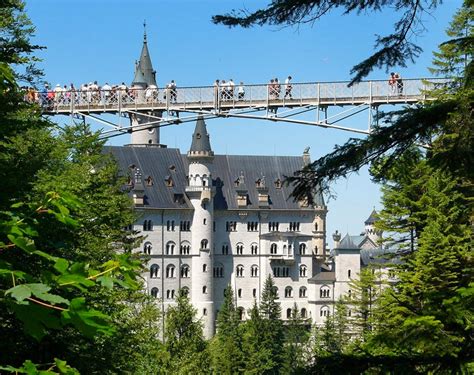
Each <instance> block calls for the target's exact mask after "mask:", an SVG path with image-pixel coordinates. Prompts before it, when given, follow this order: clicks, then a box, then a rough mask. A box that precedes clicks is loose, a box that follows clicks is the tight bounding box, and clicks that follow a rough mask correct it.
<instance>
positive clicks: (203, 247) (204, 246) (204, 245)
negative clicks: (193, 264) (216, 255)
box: [201, 239, 209, 250]
mask: <svg viewBox="0 0 474 375" xmlns="http://www.w3.org/2000/svg"><path fill="white" fill-rule="evenodd" d="M207 245H209V241H208V240H206V239H204V240H202V241H201V250H208V248H207Z"/></svg>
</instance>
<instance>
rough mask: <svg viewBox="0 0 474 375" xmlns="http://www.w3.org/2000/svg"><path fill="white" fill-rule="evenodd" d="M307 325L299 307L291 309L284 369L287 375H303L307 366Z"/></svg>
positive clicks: (286, 333) (286, 336) (295, 306)
mask: <svg viewBox="0 0 474 375" xmlns="http://www.w3.org/2000/svg"><path fill="white" fill-rule="evenodd" d="M309 337H310V334H309V330H308V326H307V323H306V322H305V320H304V319H303V317H302V316H301V312H300V311H299V309H298V305H297V304H296V303H295V304H294V306H293V308H292V309H291V317H290V320H289V321H288V325H287V326H286V327H285V345H284V357H285V359H284V367H283V373H285V374H303V373H305V368H306V366H307V360H308V358H306V350H307V345H308V341H309Z"/></svg>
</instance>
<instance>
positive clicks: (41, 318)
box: [9, 303, 61, 341]
mask: <svg viewBox="0 0 474 375" xmlns="http://www.w3.org/2000/svg"><path fill="white" fill-rule="evenodd" d="M9 306H10V308H11V309H12V310H13V312H14V313H15V315H16V317H17V318H18V319H19V320H21V321H22V322H23V329H24V331H25V332H26V333H27V334H28V335H30V336H32V337H33V338H34V339H36V340H37V341H40V340H41V339H42V338H43V337H44V336H45V335H46V334H47V333H48V328H49V329H59V328H61V319H60V317H59V314H58V312H57V311H56V310H53V309H49V308H46V307H43V306H40V305H37V304H34V303H29V304H15V303H10V304H9Z"/></svg>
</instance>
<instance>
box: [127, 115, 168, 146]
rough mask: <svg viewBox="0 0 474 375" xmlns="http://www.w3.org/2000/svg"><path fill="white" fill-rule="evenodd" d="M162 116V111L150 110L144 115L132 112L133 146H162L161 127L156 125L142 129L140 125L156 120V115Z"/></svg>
mask: <svg viewBox="0 0 474 375" xmlns="http://www.w3.org/2000/svg"><path fill="white" fill-rule="evenodd" d="M148 115H149V116H148ZM161 116H162V112H160V111H150V112H146V113H144V114H143V115H141V114H130V126H131V127H132V137H131V138H132V139H131V146H142V147H144V146H160V128H159V127H158V126H156V127H150V128H147V129H142V130H140V125H142V124H146V123H148V122H153V121H156V117H161ZM134 128H135V129H137V130H135V129H134Z"/></svg>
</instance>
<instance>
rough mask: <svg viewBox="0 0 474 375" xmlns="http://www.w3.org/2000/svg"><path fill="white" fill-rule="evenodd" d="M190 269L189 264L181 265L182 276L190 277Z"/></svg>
mask: <svg viewBox="0 0 474 375" xmlns="http://www.w3.org/2000/svg"><path fill="white" fill-rule="evenodd" d="M190 273H191V272H190V270H189V266H188V265H187V264H183V265H182V266H181V277H182V278H188V277H189V275H190Z"/></svg>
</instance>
